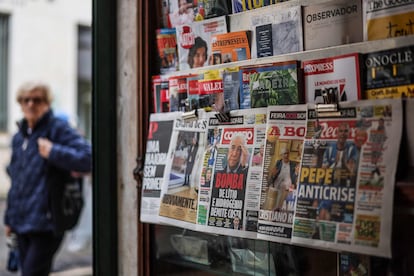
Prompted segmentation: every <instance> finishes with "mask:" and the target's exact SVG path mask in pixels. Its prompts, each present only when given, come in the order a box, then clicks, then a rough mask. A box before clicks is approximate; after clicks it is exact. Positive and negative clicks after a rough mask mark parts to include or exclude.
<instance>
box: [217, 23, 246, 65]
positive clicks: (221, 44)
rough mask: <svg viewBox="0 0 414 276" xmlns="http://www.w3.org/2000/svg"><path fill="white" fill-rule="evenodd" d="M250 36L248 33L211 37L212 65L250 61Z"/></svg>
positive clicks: (232, 33) (239, 32) (241, 32)
mask: <svg viewBox="0 0 414 276" xmlns="http://www.w3.org/2000/svg"><path fill="white" fill-rule="evenodd" d="M250 35H251V32H250V31H237V32H231V33H226V34H215V35H213V36H212V38H211V51H212V53H213V57H212V59H213V65H215V64H222V63H228V62H233V61H241V60H246V59H250Z"/></svg>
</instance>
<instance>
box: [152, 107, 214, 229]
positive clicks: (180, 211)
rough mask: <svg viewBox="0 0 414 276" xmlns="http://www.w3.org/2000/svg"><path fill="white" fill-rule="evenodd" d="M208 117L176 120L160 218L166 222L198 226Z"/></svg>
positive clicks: (174, 224)
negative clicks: (198, 208)
mask: <svg viewBox="0 0 414 276" xmlns="http://www.w3.org/2000/svg"><path fill="white" fill-rule="evenodd" d="M206 130H207V119H205V113H203V112H201V111H200V112H199V117H198V118H197V119H195V120H191V121H186V120H183V119H181V118H180V119H177V120H175V121H174V129H173V132H172V136H171V144H170V149H169V152H168V165H167V167H166V169H165V174H164V181H163V187H162V190H161V204H160V212H159V219H160V221H161V222H163V223H168V224H170V225H173V226H178V227H183V228H187V229H192V230H195V224H196V217H197V206H198V204H197V200H198V177H199V173H200V169H201V162H200V161H201V158H202V155H203V152H204V143H205V142H206V141H207V138H206Z"/></svg>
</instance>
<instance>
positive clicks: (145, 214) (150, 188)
mask: <svg viewBox="0 0 414 276" xmlns="http://www.w3.org/2000/svg"><path fill="white" fill-rule="evenodd" d="M179 116H181V113H179V112H174V113H157V114H155V113H153V114H151V115H150V123H149V129H148V137H147V147H146V153H145V162H144V178H143V180H142V196H141V214H140V219H141V222H147V223H159V220H158V212H159V210H160V200H161V188H162V185H163V181H164V173H165V168H166V166H167V163H168V149H169V146H170V140H171V134H172V131H173V126H174V121H175V119H176V118H178V117H179Z"/></svg>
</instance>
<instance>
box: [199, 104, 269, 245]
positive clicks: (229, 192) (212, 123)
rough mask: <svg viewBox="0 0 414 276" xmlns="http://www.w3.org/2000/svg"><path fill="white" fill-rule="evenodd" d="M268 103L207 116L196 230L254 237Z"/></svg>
mask: <svg viewBox="0 0 414 276" xmlns="http://www.w3.org/2000/svg"><path fill="white" fill-rule="evenodd" d="M265 134H266V109H265V108H264V109H263V108H257V109H255V110H236V111H232V112H231V119H230V122H229V123H226V124H220V122H219V121H218V120H217V119H216V118H215V117H212V118H210V119H209V121H208V135H207V136H208V141H209V142H208V145H207V147H206V149H205V153H204V157H203V159H202V162H203V164H202V166H203V169H202V172H201V174H200V188H199V198H198V199H199V200H198V203H199V206H198V220H197V223H198V224H197V230H200V231H205V232H211V233H218V234H225V235H231V236H239V237H248V238H256V230H257V218H258V211H259V200H260V185H261V179H262V164H263V154H262V151H263V148H262V146H264V143H265V136H266V135H265Z"/></svg>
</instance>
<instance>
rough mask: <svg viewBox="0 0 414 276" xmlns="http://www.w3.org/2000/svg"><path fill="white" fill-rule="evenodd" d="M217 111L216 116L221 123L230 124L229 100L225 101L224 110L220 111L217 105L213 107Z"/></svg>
mask: <svg viewBox="0 0 414 276" xmlns="http://www.w3.org/2000/svg"><path fill="white" fill-rule="evenodd" d="M213 107H214V109H215V111H217V113H216V114H214V116H215V117H216V118H217V120H218V121H219V122H220V123H229V122H230V104H229V100H228V99H226V100H224V107H223V109H222V110H218V109H217V108H216V106H215V105H213Z"/></svg>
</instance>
